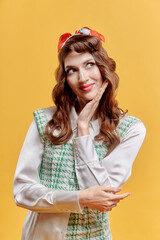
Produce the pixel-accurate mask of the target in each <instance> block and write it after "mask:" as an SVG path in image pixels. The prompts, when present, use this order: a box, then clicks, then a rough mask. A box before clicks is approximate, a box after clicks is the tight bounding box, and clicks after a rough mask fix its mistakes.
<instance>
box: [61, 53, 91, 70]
mask: <svg viewBox="0 0 160 240" xmlns="http://www.w3.org/2000/svg"><path fill="white" fill-rule="evenodd" d="M89 59H93V60H94V58H93V56H92V54H90V53H89V52H85V53H84V52H83V53H77V52H75V51H72V52H70V53H69V54H68V55H67V56H66V57H65V59H64V66H65V67H66V66H68V65H75V64H78V63H79V64H80V63H83V62H85V61H87V60H89Z"/></svg>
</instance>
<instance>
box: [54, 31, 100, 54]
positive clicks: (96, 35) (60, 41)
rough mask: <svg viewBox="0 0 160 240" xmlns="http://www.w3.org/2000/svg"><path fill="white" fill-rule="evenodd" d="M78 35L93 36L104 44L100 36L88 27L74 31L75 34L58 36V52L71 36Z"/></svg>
mask: <svg viewBox="0 0 160 240" xmlns="http://www.w3.org/2000/svg"><path fill="white" fill-rule="evenodd" d="M78 34H84V35H90V36H95V37H98V38H99V39H100V40H102V41H103V42H105V38H104V36H103V35H102V34H100V33H98V32H97V31H95V30H92V29H90V28H88V27H83V28H81V29H79V30H76V31H75V34H71V33H64V34H62V35H61V36H60V38H59V42H58V52H59V51H60V50H61V48H62V47H63V46H64V44H65V42H66V41H67V40H68V39H69V38H70V37H72V36H74V35H78Z"/></svg>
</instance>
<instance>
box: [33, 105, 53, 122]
mask: <svg viewBox="0 0 160 240" xmlns="http://www.w3.org/2000/svg"><path fill="white" fill-rule="evenodd" d="M55 111H56V106H51V107H47V108H40V109H37V110H34V111H33V114H34V116H35V118H37V116H38V117H41V118H46V119H47V120H48V121H49V120H51V119H52V116H53V114H54V113H55Z"/></svg>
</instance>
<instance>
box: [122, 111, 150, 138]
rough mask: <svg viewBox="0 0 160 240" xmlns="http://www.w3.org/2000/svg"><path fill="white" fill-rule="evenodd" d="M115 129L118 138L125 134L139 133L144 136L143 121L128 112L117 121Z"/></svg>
mask: <svg viewBox="0 0 160 240" xmlns="http://www.w3.org/2000/svg"><path fill="white" fill-rule="evenodd" d="M117 131H118V134H119V136H120V138H123V137H125V136H127V135H134V136H135V135H141V136H142V137H143V138H144V137H145V135H146V127H145V125H144V123H143V122H142V121H141V120H140V119H139V118H137V117H134V116H130V115H128V114H126V115H125V116H124V117H123V118H122V119H121V120H120V121H119V124H118V126H117Z"/></svg>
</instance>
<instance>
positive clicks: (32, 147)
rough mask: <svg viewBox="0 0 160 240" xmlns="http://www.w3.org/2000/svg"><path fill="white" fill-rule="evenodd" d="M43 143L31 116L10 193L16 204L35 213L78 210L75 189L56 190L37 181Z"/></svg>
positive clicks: (79, 211) (79, 210)
mask: <svg viewBox="0 0 160 240" xmlns="http://www.w3.org/2000/svg"><path fill="white" fill-rule="evenodd" d="M43 149H44V145H43V143H42V141H41V138H40V135H39V132H38V129H37V124H36V120H35V118H34V119H33V122H32V124H31V126H30V128H29V130H28V133H27V135H26V138H25V141H24V144H23V147H22V150H21V153H20V156H19V159H18V163H17V168H16V172H15V177H14V183H13V195H14V200H15V203H16V205H18V206H20V207H24V208H27V209H29V210H32V211H37V212H47V213H54V212H75V213H82V211H81V209H80V206H79V201H78V193H79V191H61V190H60V191H59V190H52V189H49V188H46V187H45V186H43V185H42V184H41V183H40V178H39V171H40V166H41V161H42V155H43Z"/></svg>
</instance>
